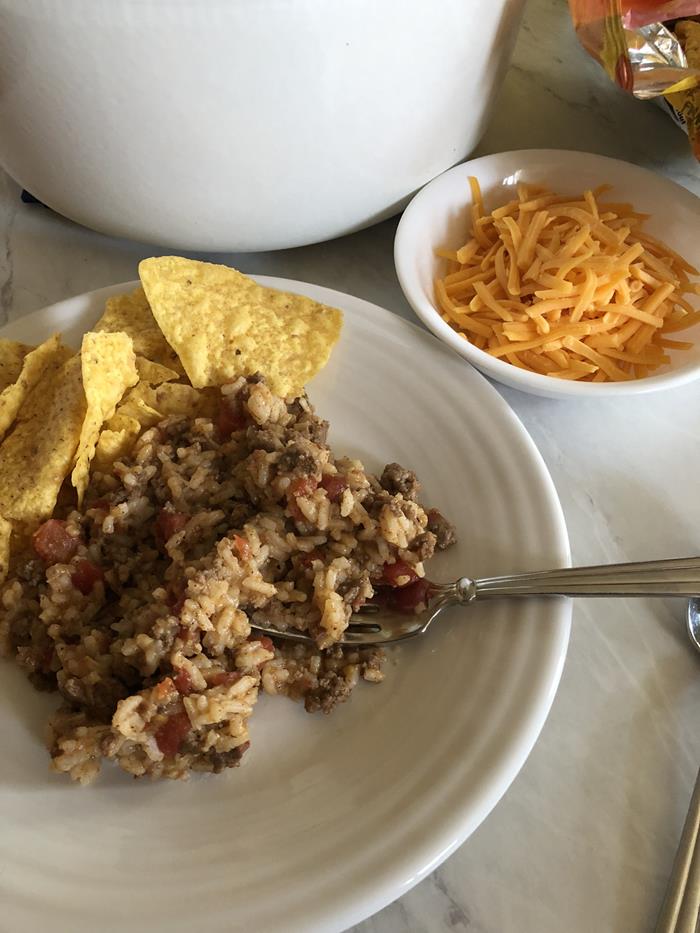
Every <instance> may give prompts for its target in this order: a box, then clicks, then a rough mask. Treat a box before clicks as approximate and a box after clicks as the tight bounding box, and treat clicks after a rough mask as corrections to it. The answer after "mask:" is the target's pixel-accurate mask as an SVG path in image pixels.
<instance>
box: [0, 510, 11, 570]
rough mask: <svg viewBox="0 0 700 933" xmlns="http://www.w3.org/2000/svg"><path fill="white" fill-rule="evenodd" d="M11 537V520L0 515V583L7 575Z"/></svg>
mask: <svg viewBox="0 0 700 933" xmlns="http://www.w3.org/2000/svg"><path fill="white" fill-rule="evenodd" d="M11 538H12V522H8V520H7V519H6V518H3V516H2V515H0V583H2V582H3V581H4V579H5V577H6V576H7V571H8V570H9V568H10V539H11Z"/></svg>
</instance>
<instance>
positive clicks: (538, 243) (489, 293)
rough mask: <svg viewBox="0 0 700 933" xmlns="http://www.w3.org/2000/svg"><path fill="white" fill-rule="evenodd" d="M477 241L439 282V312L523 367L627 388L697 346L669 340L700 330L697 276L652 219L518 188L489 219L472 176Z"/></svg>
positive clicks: (628, 208)
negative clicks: (656, 232)
mask: <svg viewBox="0 0 700 933" xmlns="http://www.w3.org/2000/svg"><path fill="white" fill-rule="evenodd" d="M469 184H470V187H471V193H472V206H471V237H470V239H469V240H468V241H467V243H465V245H464V246H462V247H460V248H459V249H456V250H449V249H438V250H436V254H437V255H438V256H440V257H442V258H443V259H446V260H447V263H448V269H447V272H446V274H445V275H444V276H443V277H441V278H438V279H436V281H435V295H436V299H437V303H438V306H439V310H440V313H441V315H442V317H443V319H444V320H445V321H447V323H448V324H450V326H451V327H453V328H454V330H456V331H457V333H459V334H460V335H461V336H462V337H464V339H465V340H468V341H469V342H470V343H472V344H474V346H476V347H478V348H479V349H480V350H484V351H485V352H486V353H489V354H491V355H492V356H494V357H497V358H499V359H503V360H506V361H507V362H509V363H511V364H512V365H514V366H518V367H520V368H521V369H527V370H530V371H531V372H537V373H541V374H543V375H546V376H551V377H553V378H555V379H574V380H581V381H584V382H606V381H616V382H617V381H623V380H627V379H639V378H643V377H644V376H647V375H648V374H649V373H651V372H653V370H655V369H657V368H658V367H659V366H662V365H664V364H667V363H669V362H670V356H669V354H668V351H669V350H685V349H689V348H690V347H691V346H692V343H689V342H687V341H681V340H674V339H669V337H668V335H669V334H674V333H676V332H677V331H680V330H684V329H685V328H687V327H691V326H692V325H694V324H697V323H698V322H700V310H698V309H697V308H696V307H695V304H694V303H693V300H694V299H695V297H696V296H697V295H700V284H698V283H697V282H693V281H692V280H691V276H697V275H698V274H699V273H698V270H697V269H695V268H694V267H693V266H692V265H690V263H688V262H686V260H685V259H683V257H682V256H680V255H679V254H678V253H677V252H675V251H674V250H672V249H670V248H669V247H668V246H666V245H665V244H664V243H662V242H661V241H660V240H657V239H656V238H654V237H652V236H649V234H647V233H645V232H643V230H642V227H643V225H644V222H645V220H647V219H648V215H646V214H641V213H639V212H637V211H635V210H634V209H633V207H632V205H631V204H623V203H614V202H602V201H601V200H600V197H601V195H603V194H605V192H607V191H609V190H610V186H608V185H603V186H601V187H599V188H596V189H595V190H593V191H585V192H584V193H583V194H582V195H581V196H580V197H578V198H577V197H569V196H566V195H558V194H554V193H553V192H550V191H547V190H546V189H544V188H540V187H536V186H534V185H524V184H521V185H518V189H517V193H518V197H517V198H515V199H513V200H512V201H509V202H508V203H507V204H504V205H503V206H501V207H497V208H496V209H495V210H493V211H491V212H490V213H487V212H486V210H485V208H484V201H483V197H482V193H481V188H480V186H479V182H478V180H477V179H476V178H473V177H471V178H470V179H469Z"/></svg>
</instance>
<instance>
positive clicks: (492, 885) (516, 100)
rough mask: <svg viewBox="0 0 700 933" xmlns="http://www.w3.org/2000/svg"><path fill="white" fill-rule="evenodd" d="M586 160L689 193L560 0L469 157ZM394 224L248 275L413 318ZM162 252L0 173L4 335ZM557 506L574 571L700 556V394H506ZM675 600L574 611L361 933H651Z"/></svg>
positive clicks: (671, 838)
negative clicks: (586, 47) (552, 664)
mask: <svg viewBox="0 0 700 933" xmlns="http://www.w3.org/2000/svg"><path fill="white" fill-rule="evenodd" d="M527 147H559V148H567V147H568V148H575V149H584V150H586V149H587V150H591V151H596V152H600V153H604V154H607V155H612V156H616V157H619V158H624V159H628V160H630V161H632V162H637V163H639V164H640V165H645V166H648V167H650V168H653V169H655V170H657V171H660V172H663V173H665V174H668V175H669V176H671V177H672V178H675V179H676V180H678V181H679V182H680V183H681V184H684V185H686V186H687V187H688V188H690V189H691V190H693V191H695V192H697V193H700V170H699V169H698V166H697V165H696V164H695V162H694V161H693V160H692V159H691V157H690V156H689V154H688V148H687V141H686V139H685V138H684V136H683V135H682V133H681V132H680V131H679V130H677V129H675V128H674V126H673V125H672V124H671V122H670V121H669V120H668V119H667V118H666V117H665V116H664V115H663V114H662V113H661V111H660V110H657V108H656V107H654V106H653V105H651V104H647V105H645V104H640V103H637V102H634V101H632V100H631V99H628V98H627V97H625V96H624V95H623V94H622V93H620V92H617V91H616V90H615V89H614V88H613V87H612V86H611V85H610V84H609V83H608V82H607V80H606V79H605V78H604V76H603V75H602V73H601V72H600V71H599V70H598V68H597V66H596V65H595V64H594V63H592V62H591V61H589V60H588V59H587V58H586V56H585V55H584V54H583V52H582V51H581V50H580V49H579V48H578V46H577V44H576V42H575V39H574V37H573V34H572V31H571V27H570V23H569V20H568V14H567V9H566V5H565V3H564V0H531V2H530V4H529V8H528V11H527V13H526V17H525V22H524V24H523V29H522V32H521V35H520V39H519V42H518V46H517V49H516V53H515V58H514V61H513V64H512V67H511V69H510V71H509V73H508V76H507V79H506V83H505V86H504V89H503V92H502V94H501V96H500V98H499V99H498V102H497V106H496V110H495V113H494V117H493V120H492V123H491V126H490V128H489V130H488V132H487V134H486V137H485V139H484V141H483V143H482V144H481V146H480V148H479V153H487V152H492V151H498V150H504V149H516V148H527ZM394 229H395V222H394V221H389V222H387V223H384V224H382V225H380V226H379V227H376V228H374V229H371V230H368V231H365V232H363V233H360V234H357V235H355V236H352V237H348V238H346V239H343V240H338V241H335V242H332V243H328V244H324V245H320V246H315V247H308V248H304V249H299V250H289V251H285V252H281V253H276V254H267V255H265V254H253V255H247V256H227V257H225V261H227V262H231V263H232V264H235V265H237V266H239V267H240V268H243V269H244V270H246V271H249V272H268V273H271V274H275V275H282V276H289V277H291V278H296V279H302V280H306V281H310V282H317V283H319V284H322V285H328V286H331V287H333V288H337V289H340V290H341V291H348V292H352V293H354V294H356V295H359V296H361V297H363V298H367V299H369V300H370V301H375V302H377V303H379V304H381V305H384V306H385V307H387V308H390V309H392V310H393V311H395V312H397V313H398V314H400V315H402V316H404V317H406V318H408V319H411V318H412V314H411V312H410V310H409V308H408V306H407V305H406V303H405V301H404V300H403V297H402V295H401V292H400V290H399V286H398V283H397V281H396V278H395V275H394V269H393V262H392V240H393V233H394ZM156 251H157V249H155V248H154V247H150V246H143V245H139V244H134V243H125V242H121V241H115V240H111V239H109V238H106V237H102V236H99V235H98V234H95V233H91V232H89V231H86V230H84V229H81V228H79V227H76V226H75V225H73V224H70V223H68V222H66V221H63V220H61V219H60V218H58V217H56V216H54V215H51V214H49V213H48V212H46V211H45V210H44V209H42V208H40V207H36V206H28V205H24V204H21V203H20V201H19V191H18V189H17V186H16V185H15V184H14V182H12V181H10V180H9V179H8V178H7V177H5V176H2V174H0V311H1V315H2V319H3V320H4V319H12V318H15V317H18V316H19V315H21V314H24V313H26V312H27V311H30V310H33V309H35V308H37V307H40V306H42V305H44V304H47V303H50V302H53V301H57V300H59V299H61V298H65V297H68V296H70V295H73V294H76V293H79V292H82V291H86V290H88V289H92V288H97V287H99V286H102V285H107V284H110V283H113V282H119V281H122V280H125V279H131V278H134V277H135V267H136V262H137V261H138V260H139V259H140V258H141V257H143V256H146V255H150V254H152V253H153V252H156ZM503 394H504V395H505V396H506V398H507V399H508V401H509V402H510V404H511V405H512V406H513V408H514V409H515V410H516V411H517V413H518V414H519V415H520V417H521V418H522V420H523V422H524V423H525V425H526V427H527V428H528V430H529V431H530V433H531V434H532V436H533V438H534V439H535V441H536V443H537V445H538V446H539V448H540V450H541V452H542V454H543V456H544V458H545V460H546V462H547V464H548V466H549V469H550V470H551V473H552V476H553V477H554V481H555V483H556V486H557V489H558V491H559V495H560V497H561V499H562V503H563V506H564V511H565V513H566V519H567V523H568V526H569V532H570V536H571V542H572V550H573V555H574V559H575V560H576V561H577V562H604V561H615V560H625V559H643V558H652V557H663V556H680V555H689V554H693V553H698V552H700V481H699V479H698V469H697V466H696V464H697V457H698V450H699V449H700V384H698V385H696V386H691V387H688V388H683V389H680V390H678V391H675V392H671V393H668V394H661V395H657V396H651V397H642V398H636V399H631V400H628V401H627V400H619V401H606V402H601V403H590V402H574V401H569V402H553V401H549V400H546V399H539V398H535V397H530V396H527V395H521V394H519V393H517V392H514V391H507V390H503ZM683 609H684V607H683V605H682V604H680V603H678V602H674V601H670V600H669V601H656V602H652V601H643V600H637V601H627V602H615V601H611V600H601V601H598V602H589V603H588V604H586V603H584V602H580V603H579V604H578V605H577V606H576V609H575V614H574V620H575V622H574V631H573V637H572V641H571V647H570V652H569V658H568V661H567V665H566V669H565V672H564V677H563V681H562V685H561V688H560V691H559V694H558V696H557V699H556V702H555V705H554V709H553V712H552V714H551V716H550V718H549V721H548V723H547V725H546V727H545V729H544V732H543V734H542V737H541V739H540V741H539V743H538V744H537V746H536V748H535V750H534V752H533V753H532V755H531V757H530V759H529V761H528V762H527V764H526V766H525V768H524V769H523V771H522V773H521V774H520V776H519V777H518V778H517V780H516V781H515V783H514V784H513V786H512V787H511V789H510V790H509V791H508V793H507V794H506V796H505V798H504V799H503V801H502V802H501V803H500V804H499V806H498V807H497V808H496V810H495V811H494V812H493V813H492V815H491V816H490V817H489V818H488V819H487V820H486V822H485V823H484V824H483V825H482V826H481V827H480V828H479V829H478V830H477V832H476V833H475V834H474V835H473V836H472V838H471V839H470V840H469V841H468V842H467V843H466V844H465V845H464V846H463V847H462V848H461V849H460V850H459V851H458V852H457V853H456V854H455V855H453V856H452V858H450V859H449V860H448V861H447V862H446V863H445V864H444V865H443V866H442V867H441V868H440V869H438V870H437V871H436V872H435V873H434V874H433V875H432V876H430V877H429V878H428V879H426V880H425V881H423V882H422V883H421V884H419V885H418V886H417V887H416V888H414V889H413V890H412V891H410V892H409V893H408V894H406V895H405V896H404V897H403V898H401V900H399V901H397V902H396V903H394V904H392V905H391V906H389V907H387V908H386V909H385V910H383V911H382V912H381V913H380V914H378V915H376V916H375V917H373V918H372V919H370V920H368V921H366V922H365V923H363V924H360V926H359V927H357V928H356V933H409V931H410V933H422V931H426V933H432V931H436V933H438V931H443V930H454V931H460V933H461V931H470V933H560V931H567V933H602V931H620V933H626V931H645V930H652V929H653V925H654V917H655V914H656V911H657V909H658V906H659V903H660V900H661V897H662V893H663V888H664V884H665V880H666V877H667V874H668V871H669V869H670V866H671V861H672V857H673V852H674V849H675V845H676V840H677V836H678V833H679V830H680V826H681V823H682V820H683V816H684V813H685V809H686V806H687V803H688V800H689V797H690V792H691V788H692V784H693V781H694V778H695V773H696V768H697V766H698V764H699V763H700V732H699V731H698V729H697V713H698V710H699V709H700V660H699V659H698V658H697V657H696V656H695V655H693V654H692V653H691V651H690V649H689V648H688V646H687V645H686V643H685V635H684V632H683Z"/></svg>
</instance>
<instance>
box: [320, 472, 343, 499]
mask: <svg viewBox="0 0 700 933" xmlns="http://www.w3.org/2000/svg"><path fill="white" fill-rule="evenodd" d="M321 485H322V486H323V488H324V489H325V490H326V494H327V496H328V498H329V499H330V500H331V502H339V501H340V497H341V496H342V495H343V493H344V492H345V490H346V489H347V488H348V481H347V480H346V479H345V477H344V476H340V475H339V474H335V475H334V476H331V475H330V474H326V475H325V476H324V477H323V478H322V479H321Z"/></svg>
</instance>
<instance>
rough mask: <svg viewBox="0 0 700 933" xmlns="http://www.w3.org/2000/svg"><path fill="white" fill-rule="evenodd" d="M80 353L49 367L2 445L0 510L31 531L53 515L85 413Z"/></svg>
mask: <svg viewBox="0 0 700 933" xmlns="http://www.w3.org/2000/svg"><path fill="white" fill-rule="evenodd" d="M85 408H86V406H85V394H84V392H83V381H82V372H81V366H80V357H79V356H74V357H72V358H71V359H69V360H68V361H67V362H66V363H64V364H63V365H62V366H60V367H58V368H57V367H55V366H53V365H52V366H49V368H48V370H47V372H46V373H44V375H43V376H42V378H41V379H40V380H39V381H38V382H37V384H36V385H35V386H34V388H33V389H32V391H31V392H30V393H29V395H28V397H27V400H26V402H25V403H24V405H22V408H21V409H20V411H19V414H18V417H17V422H16V424H15V427H14V428H13V430H12V432H11V433H10V434H9V435H8V436H7V437H6V438H5V440H4V441H3V442H2V444H0V514H1V515H3V516H4V517H5V519H9V520H10V521H12V522H13V523H15V522H16V523H19V524H20V525H22V526H24V530H25V531H30V530H32V529H34V528H35V527H36V526H37V525H39V524H40V523H41V522H42V521H44V520H45V519H47V518H49V517H50V515H51V513H52V512H53V510H54V506H55V505H56V500H57V498H58V494H59V491H60V489H61V484H62V483H63V480H64V479H65V478H66V476H67V475H68V473H69V472H70V468H71V466H72V464H73V459H74V456H75V450H76V447H77V446H78V440H79V439H80V429H81V427H82V424H83V420H84V418H85Z"/></svg>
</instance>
